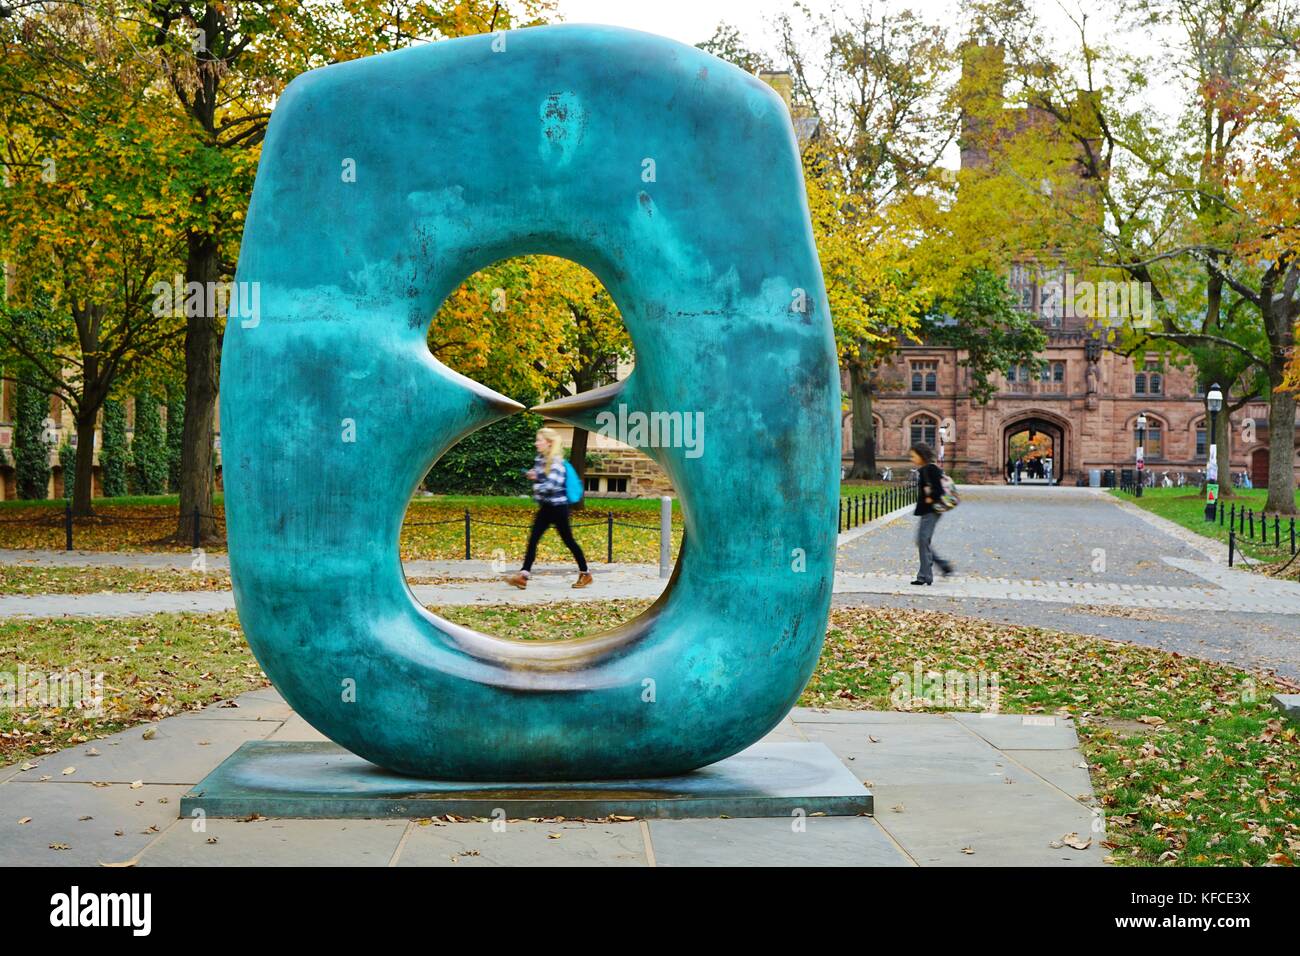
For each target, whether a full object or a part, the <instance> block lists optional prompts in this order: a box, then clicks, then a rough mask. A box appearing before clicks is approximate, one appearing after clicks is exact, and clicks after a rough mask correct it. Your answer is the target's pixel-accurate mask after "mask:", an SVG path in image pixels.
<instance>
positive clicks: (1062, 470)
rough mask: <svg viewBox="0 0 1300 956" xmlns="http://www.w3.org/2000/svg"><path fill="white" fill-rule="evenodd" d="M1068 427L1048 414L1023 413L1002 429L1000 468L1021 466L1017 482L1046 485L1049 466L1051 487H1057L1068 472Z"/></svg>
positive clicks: (1005, 424) (1064, 422)
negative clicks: (1008, 465)
mask: <svg viewBox="0 0 1300 956" xmlns="http://www.w3.org/2000/svg"><path fill="white" fill-rule="evenodd" d="M1069 439H1070V423H1069V422H1067V421H1066V420H1065V419H1063V418H1060V417H1059V416H1057V415H1053V414H1052V413H1050V412H1041V411H1035V412H1027V413H1023V414H1020V415H1017V416H1016V417H1014V418H1011V419H1009V420H1007V421H1006V422H1004V423H1003V426H1002V466H1003V469H1004V473H1005V469H1006V466H1007V463H1008V462H1010V464H1011V465H1012V467H1013V473H1014V465H1015V462H1016V461H1017V459H1019V460H1020V462H1021V472H1020V474H1021V482H1022V483H1032V484H1040V485H1045V484H1047V478H1046V474H1047V473H1048V465H1049V463H1050V473H1051V483H1052V484H1054V485H1059V484H1060V483H1061V481H1062V480H1063V479H1064V478H1065V476H1066V474H1067V473H1068V472H1069V471H1070V467H1071V464H1070V451H1071V450H1070V447H1069Z"/></svg>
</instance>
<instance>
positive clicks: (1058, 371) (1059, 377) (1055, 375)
mask: <svg viewBox="0 0 1300 956" xmlns="http://www.w3.org/2000/svg"><path fill="white" fill-rule="evenodd" d="M1052 381H1053V382H1064V381H1065V363H1064V362H1053V363H1052Z"/></svg>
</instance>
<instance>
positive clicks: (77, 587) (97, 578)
mask: <svg viewBox="0 0 1300 956" xmlns="http://www.w3.org/2000/svg"><path fill="white" fill-rule="evenodd" d="M229 588H230V574H229V573H228V572H226V571H207V572H199V571H190V570H181V569H176V568H113V567H58V566H51V565H32V564H26V565H24V564H0V595H3V594H98V593H100V592H103V591H111V592H114V593H119V594H120V593H126V592H139V591H225V590H227V589H229Z"/></svg>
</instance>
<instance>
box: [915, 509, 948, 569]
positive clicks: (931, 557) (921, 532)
mask: <svg viewBox="0 0 1300 956" xmlns="http://www.w3.org/2000/svg"><path fill="white" fill-rule="evenodd" d="M939 518H940V514H939V512H937V511H931V512H930V513H929V514H925V515H921V520H920V522H919V523H918V524H917V526H916V550H917V552H918V553H919V554H920V556H921V570H920V571H917V572H916V576H917V578H918V579H919V580H921V581H933V580H934V567H933V565H934V564H936V563H937V564H938V565H939V566H940V567H943V566H944V565H946V564H947V563H948V562H946V561H944V559H943V558H941V557H939V556H938V555H937V554H935V553H934V549H933V548H932V547H930V539H931V538H933V537H934V526H935V525H937V524H938V523H939Z"/></svg>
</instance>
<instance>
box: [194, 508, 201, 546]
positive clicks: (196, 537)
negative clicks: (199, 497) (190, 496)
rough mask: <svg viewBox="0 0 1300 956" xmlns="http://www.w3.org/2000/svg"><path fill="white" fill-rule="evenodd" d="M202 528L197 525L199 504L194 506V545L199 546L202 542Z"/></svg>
mask: <svg viewBox="0 0 1300 956" xmlns="http://www.w3.org/2000/svg"><path fill="white" fill-rule="evenodd" d="M201 535H202V528H200V526H199V506H198V505H195V506H194V547H196V548H197V547H199V546H200V545H201V544H202V543H203V538H202V537H201Z"/></svg>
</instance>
